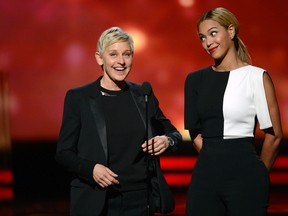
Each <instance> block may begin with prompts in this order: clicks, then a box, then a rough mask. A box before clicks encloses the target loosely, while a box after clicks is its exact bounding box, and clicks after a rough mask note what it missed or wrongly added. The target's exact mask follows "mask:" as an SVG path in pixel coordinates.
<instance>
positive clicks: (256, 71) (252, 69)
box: [245, 65, 266, 77]
mask: <svg viewBox="0 0 288 216" xmlns="http://www.w3.org/2000/svg"><path fill="white" fill-rule="evenodd" d="M245 70H247V71H248V72H249V73H250V74H251V76H256V77H257V76H262V75H263V73H264V72H266V70H265V69H263V68H260V67H256V66H252V65H248V66H247V67H246V68H245Z"/></svg>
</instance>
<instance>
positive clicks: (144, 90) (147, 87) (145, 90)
mask: <svg viewBox="0 0 288 216" xmlns="http://www.w3.org/2000/svg"><path fill="white" fill-rule="evenodd" d="M151 91H152V87H151V84H150V83H149V82H147V81H146V82H144V83H143V84H142V86H141V88H140V92H141V95H143V96H144V99H145V114H146V115H145V117H146V118H145V142H146V153H147V154H146V161H147V165H146V173H147V179H146V180H147V213H148V216H149V215H150V190H151V184H150V179H151V176H150V172H149V167H150V157H149V154H148V139H149V137H148V96H149V95H150V94H151ZM152 149H153V154H154V144H153V143H152Z"/></svg>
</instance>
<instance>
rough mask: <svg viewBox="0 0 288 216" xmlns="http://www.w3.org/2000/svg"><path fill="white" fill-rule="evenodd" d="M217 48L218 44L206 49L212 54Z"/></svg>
mask: <svg viewBox="0 0 288 216" xmlns="http://www.w3.org/2000/svg"><path fill="white" fill-rule="evenodd" d="M217 48H218V46H217V47H213V48H211V49H208V52H209V53H210V54H212V53H214V52H215V51H216V49H217Z"/></svg>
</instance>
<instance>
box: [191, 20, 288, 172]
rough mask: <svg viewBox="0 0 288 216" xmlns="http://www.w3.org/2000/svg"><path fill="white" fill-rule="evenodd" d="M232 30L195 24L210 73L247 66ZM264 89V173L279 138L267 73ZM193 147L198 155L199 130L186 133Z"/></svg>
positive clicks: (276, 110) (212, 23) (215, 24)
mask: <svg viewBox="0 0 288 216" xmlns="http://www.w3.org/2000/svg"><path fill="white" fill-rule="evenodd" d="M234 36H235V28H234V26H233V25H230V26H229V27H228V29H226V28H224V27H223V26H221V25H220V24H219V23H218V22H216V21H213V20H205V21H203V22H202V23H201V24H200V25H199V37H200V40H201V42H202V47H203V48H204V50H205V51H206V52H207V53H208V54H209V55H210V56H211V57H212V58H213V59H214V63H215V64H214V66H213V68H214V70H216V71H218V72H221V71H231V70H234V69H237V68H240V67H243V66H245V65H247V64H246V63H244V62H242V61H241V60H240V58H239V57H238V54H237V50H236V48H235V45H234V41H233V38H234ZM263 82H264V89H265V94H266V99H267V103H268V109H269V114H270V118H271V121H272V127H271V128H268V129H265V130H264V133H265V136H264V142H263V146H262V150H261V154H260V158H261V160H262V161H263V163H264V164H265V166H266V168H267V170H268V171H270V170H271V168H272V166H273V163H274V161H275V158H276V155H277V152H278V147H279V145H280V142H281V139H282V137H283V133H282V127H281V119H280V112H279V107H278V103H277V99H276V93H275V89H274V85H273V82H272V80H271V78H270V76H269V75H268V74H267V73H264V75H263ZM189 133H190V136H191V139H192V140H193V146H194V147H195V149H196V150H197V151H198V152H200V150H201V148H202V143H203V142H202V141H203V139H202V134H201V133H200V132H199V131H192V130H191V131H189Z"/></svg>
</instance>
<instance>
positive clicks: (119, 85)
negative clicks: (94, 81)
mask: <svg viewBox="0 0 288 216" xmlns="http://www.w3.org/2000/svg"><path fill="white" fill-rule="evenodd" d="M100 86H101V87H103V88H105V89H107V90H110V91H120V90H123V89H125V88H126V83H125V81H124V80H123V81H120V82H117V81H116V82H114V81H112V80H109V81H107V80H106V79H105V78H104V77H102V79H101V80H100Z"/></svg>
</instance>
